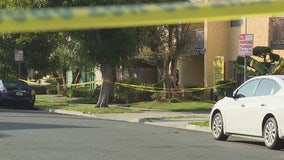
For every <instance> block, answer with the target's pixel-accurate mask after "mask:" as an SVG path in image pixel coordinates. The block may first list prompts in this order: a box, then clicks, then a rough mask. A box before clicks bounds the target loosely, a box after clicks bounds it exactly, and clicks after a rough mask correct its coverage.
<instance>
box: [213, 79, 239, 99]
mask: <svg viewBox="0 0 284 160" xmlns="http://www.w3.org/2000/svg"><path fill="white" fill-rule="evenodd" d="M217 86H218V87H217V88H216V89H217V92H216V93H215V95H216V96H217V98H218V99H221V98H223V97H224V93H225V91H234V90H235V89H236V82H235V81H233V80H222V81H219V82H217Z"/></svg>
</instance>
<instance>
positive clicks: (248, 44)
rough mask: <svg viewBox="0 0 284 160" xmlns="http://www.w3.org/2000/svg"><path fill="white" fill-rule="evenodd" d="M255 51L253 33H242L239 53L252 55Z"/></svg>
mask: <svg viewBox="0 0 284 160" xmlns="http://www.w3.org/2000/svg"><path fill="white" fill-rule="evenodd" d="M252 53H253V34H240V37H239V55H240V56H252Z"/></svg>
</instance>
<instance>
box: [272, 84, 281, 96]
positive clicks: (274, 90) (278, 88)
mask: <svg viewBox="0 0 284 160" xmlns="http://www.w3.org/2000/svg"><path fill="white" fill-rule="evenodd" d="M280 89H281V86H280V85H279V84H278V83H277V82H275V83H274V87H273V92H272V94H275V93H277V92H278V91H279V90H280Z"/></svg>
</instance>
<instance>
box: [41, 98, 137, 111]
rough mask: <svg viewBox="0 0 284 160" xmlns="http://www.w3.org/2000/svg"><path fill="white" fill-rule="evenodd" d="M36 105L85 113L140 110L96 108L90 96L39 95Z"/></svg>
mask: <svg viewBox="0 0 284 160" xmlns="http://www.w3.org/2000/svg"><path fill="white" fill-rule="evenodd" d="M35 107H36V108H37V107H45V108H50V109H62V110H72V111H80V112H83V113H91V114H102V113H138V112H141V111H139V110H133V109H127V108H119V107H109V108H95V101H94V100H92V99H88V98H68V97H63V96H60V95H37V96H36V101H35Z"/></svg>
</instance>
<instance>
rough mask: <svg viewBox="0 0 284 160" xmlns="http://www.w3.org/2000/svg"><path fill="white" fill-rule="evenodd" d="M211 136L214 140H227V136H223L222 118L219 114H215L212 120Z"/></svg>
mask: <svg viewBox="0 0 284 160" xmlns="http://www.w3.org/2000/svg"><path fill="white" fill-rule="evenodd" d="M211 124H212V126H211V130H212V135H213V137H214V139H216V140H224V141H225V140H227V139H228V136H227V135H225V134H224V130H223V118H222V115H221V113H216V114H215V115H214V117H213V119H212V123H211Z"/></svg>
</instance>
